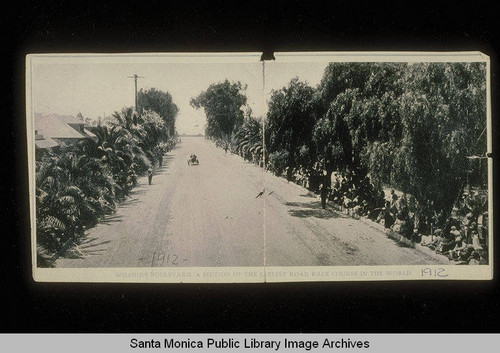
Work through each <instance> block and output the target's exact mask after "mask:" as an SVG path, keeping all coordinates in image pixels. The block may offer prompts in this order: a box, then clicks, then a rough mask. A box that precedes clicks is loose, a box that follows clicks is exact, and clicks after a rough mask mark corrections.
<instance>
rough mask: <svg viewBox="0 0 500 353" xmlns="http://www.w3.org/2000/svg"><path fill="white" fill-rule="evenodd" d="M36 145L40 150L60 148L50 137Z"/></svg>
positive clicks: (37, 142)
mask: <svg viewBox="0 0 500 353" xmlns="http://www.w3.org/2000/svg"><path fill="white" fill-rule="evenodd" d="M35 145H36V147H38V148H51V147H56V146H59V144H58V143H57V142H56V141H54V140H52V139H51V138H50V137H49V138H44V139H43V140H36V141H35Z"/></svg>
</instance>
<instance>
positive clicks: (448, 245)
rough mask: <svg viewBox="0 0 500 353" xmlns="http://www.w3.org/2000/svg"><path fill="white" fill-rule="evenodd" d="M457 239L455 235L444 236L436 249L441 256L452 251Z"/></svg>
mask: <svg viewBox="0 0 500 353" xmlns="http://www.w3.org/2000/svg"><path fill="white" fill-rule="evenodd" d="M455 245H456V244H455V238H454V237H453V235H451V234H448V236H443V237H442V239H441V240H440V242H439V243H438V245H437V247H436V252H437V253H441V254H448V253H449V251H450V250H453V248H454V247H455Z"/></svg>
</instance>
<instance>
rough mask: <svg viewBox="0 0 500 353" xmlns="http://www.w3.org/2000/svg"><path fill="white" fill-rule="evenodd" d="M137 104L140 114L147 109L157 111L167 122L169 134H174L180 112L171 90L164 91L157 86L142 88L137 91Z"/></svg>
mask: <svg viewBox="0 0 500 353" xmlns="http://www.w3.org/2000/svg"><path fill="white" fill-rule="evenodd" d="M137 106H138V108H137V109H138V111H139V113H140V114H142V112H143V111H145V110H146V111H153V112H155V113H157V114H158V115H159V116H160V118H161V119H162V120H163V121H164V122H165V127H166V133H167V134H168V136H169V137H173V136H174V134H175V121H176V118H177V114H178V113H179V108H178V107H177V105H176V104H175V103H174V101H173V99H172V95H171V94H170V93H169V92H164V91H161V90H158V89H156V88H151V89H148V90H143V89H141V90H140V91H139V92H138V93H137Z"/></svg>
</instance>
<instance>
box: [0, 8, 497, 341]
mask: <svg viewBox="0 0 500 353" xmlns="http://www.w3.org/2000/svg"><path fill="white" fill-rule="evenodd" d="M325 3H327V2H321V3H314V2H305V1H287V2H262V1H261V2H258V3H256V4H252V3H242V4H239V5H235V4H234V2H233V3H228V2H222V1H200V2H194V3H193V2H189V3H188V4H185V3H184V2H181V1H175V2H174V1H172V2H169V1H152V2H144V1H141V2H133V3H132V2H130V3H124V2H117V3H112V2H98V3H95V4H91V3H89V2H84V1H79V2H76V1H75V2H70V1H64V0H60V1H55V0H51V1H44V2H41V1H37V2H35V1H33V2H21V3H15V4H13V6H12V7H7V8H5V9H4V12H3V14H2V17H1V24H2V28H5V31H4V30H2V32H3V33H2V43H3V46H2V47H3V48H2V49H3V50H2V52H3V55H2V56H3V62H4V65H2V71H5V72H4V74H3V75H2V77H3V78H4V85H3V87H2V97H3V98H6V101H5V102H4V104H2V107H3V109H2V113H3V124H2V125H3V127H4V128H3V129H2V130H3V134H2V137H3V138H2V140H3V141H2V142H3V144H4V145H3V149H2V151H3V152H4V154H3V158H2V161H3V166H2V182H1V183H0V190H1V197H2V201H3V207H2V209H3V212H0V220H1V224H0V227H1V228H0V229H2V230H3V232H1V233H0V239H1V240H0V251H1V252H2V261H1V263H0V271H1V272H0V273H2V274H3V277H2V280H3V286H2V287H3V288H2V290H1V291H2V292H3V293H6V294H7V295H6V296H4V298H5V299H4V300H3V304H4V306H6V309H4V310H5V311H4V310H2V311H3V312H2V320H0V332H39V333H49V332H62V333H69V332H109V333H111V332H126V333H132V332H144V333H145V332H160V333H161V332H172V333H174V332H186V333H190V332H312V333H314V332H325V333H326V332H339V333H342V332H375V333H376V332H405V333H417V332H429V333H436V332H442V333H445V332H446V333H448V332H499V327H500V325H499V316H498V309H499V298H500V296H499V295H500V292H499V281H498V278H495V279H494V280H493V281H483V282H465V281H448V282H445V281H443V282H416V281H408V282H362V283H349V282H340V283H338V282H335V283H289V284H243V285H242V284H238V285H227V284H224V285H210V284H207V285H191V284H181V285H178V284H175V285H169V284H165V285H159V284H155V285H152V284H147V285H140V284H47V283H45V284H44V283H35V282H34V281H33V280H32V278H31V259H30V251H29V247H30V241H29V234H30V232H29V213H28V209H29V204H28V195H27V189H28V188H27V185H28V182H27V180H28V178H27V168H26V165H27V164H26V137H25V121H24V119H25V108H24V106H25V104H24V103H25V101H24V94H25V91H24V82H25V81H24V80H25V77H24V59H25V55H26V54H28V53H50V52H157V51H161V52H165V51H167V52H176V51H183V52H196V51H208V52H218V51H240V52H242V51H247V52H248V51H251V52H256V51H263V50H270V51H308V50H322V51H325V50H327V51H339V50H341V51H349V50H362V51H366V50H407V51H408V50H411V51H415V50H416V51H434V50H436V51H463V50H479V51H482V52H484V53H486V54H488V55H489V56H490V57H491V60H492V63H491V68H492V74H493V75H492V110H493V125H494V130H493V139H494V157H495V155H496V152H497V147H496V140H497V137H498V123H497V119H496V110H497V104H496V102H497V101H498V92H499V90H498V80H497V73H498V72H499V71H498V62H497V61H498V53H497V46H496V44H497V43H495V35H496V33H497V27H498V25H497V23H498V22H499V21H498V19H497V17H496V14H495V11H494V9H493V8H492V7H490V6H491V5H490V4H487V3H486V4H482V3H481V2H480V1H474V2H468V3H467V4H457V3H452V2H449V3H442V2H412V3H410V4H406V3H405V2H398V3H392V4H391V3H387V4H380V3H378V4H370V5H367V4H363V3H360V2H355V3H353V2H348V1H340V2H335V3H330V4H329V5H328V7H325V6H324V4H325ZM5 123H6V124H5ZM496 171H497V168H495V183H494V185H495V186H496V180H497V178H496V175H498V173H497V172H496ZM496 199H497V196H496V195H495V201H496ZM495 203H496V202H495ZM495 217H496V218H497V219H498V217H497V216H496V215H495ZM495 229H496V225H495ZM497 243H498V242H497ZM495 254H496V255H495V263H496V265H495V273H497V274H498V273H499V271H498V262H499V261H498V254H499V250H498V244H496V246H495ZM497 277H498V276H497Z"/></svg>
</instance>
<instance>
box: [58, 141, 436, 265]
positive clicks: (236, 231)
mask: <svg viewBox="0 0 500 353" xmlns="http://www.w3.org/2000/svg"><path fill="white" fill-rule="evenodd" d="M191 153H195V154H196V155H197V156H198V157H199V160H200V165H198V166H188V164H187V159H188V157H189V155H190V154H191ZM262 191H264V192H263V193H262V194H261V195H260V193H261V192H262ZM259 195H260V196H259ZM79 250H80V251H81V254H80V255H79V256H75V258H65V259H63V258H61V259H59V260H58V261H57V262H56V266H57V267H76V268H78V267H81V268H87V267H150V266H153V267H156V266H159V267H167V266H189V267H206V266H263V265H267V266H319V265H336V266H339V265H390V264H393V265H397V264H409V265H410V264H433V263H439V262H438V260H436V259H435V258H433V257H430V256H427V255H425V254H422V253H420V252H418V251H416V250H415V249H411V248H405V247H400V246H398V245H397V244H396V243H395V242H394V241H393V240H391V239H389V238H387V237H386V235H385V234H383V233H382V232H380V231H378V230H376V229H374V228H372V227H370V226H368V225H367V224H365V223H363V222H361V221H359V220H355V219H352V218H350V217H347V216H344V215H339V214H336V213H332V212H330V211H325V210H322V209H321V206H320V202H319V200H318V199H317V198H316V197H311V196H309V195H308V194H307V190H306V189H304V188H302V187H300V186H298V185H295V184H293V183H287V182H286V180H284V179H282V178H278V177H275V176H273V175H271V174H269V173H265V172H263V170H262V169H260V168H258V167H257V166H255V165H253V164H251V163H248V162H246V161H244V160H243V159H242V158H240V157H239V156H236V155H232V154H230V153H229V152H228V153H227V154H226V153H224V150H222V149H217V148H215V147H214V146H213V145H212V144H211V143H209V142H207V141H206V140H205V139H204V138H202V137H183V138H182V142H181V143H180V144H179V145H178V147H177V148H176V149H174V150H173V151H171V152H169V153H168V155H167V156H166V157H165V159H164V163H163V167H162V168H159V169H157V170H156V174H155V176H154V178H153V182H152V185H148V183H147V178H140V180H139V186H138V187H137V188H135V189H134V191H133V192H132V194H131V196H130V197H129V198H128V199H127V201H126V202H124V203H122V204H121V205H119V206H118V207H117V211H116V213H115V214H114V215H112V216H110V217H107V218H106V219H105V220H104V222H102V223H101V224H99V225H98V226H96V227H94V228H92V229H90V230H89V231H88V232H87V238H86V240H85V241H84V243H83V244H82V245H80V249H79Z"/></svg>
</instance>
